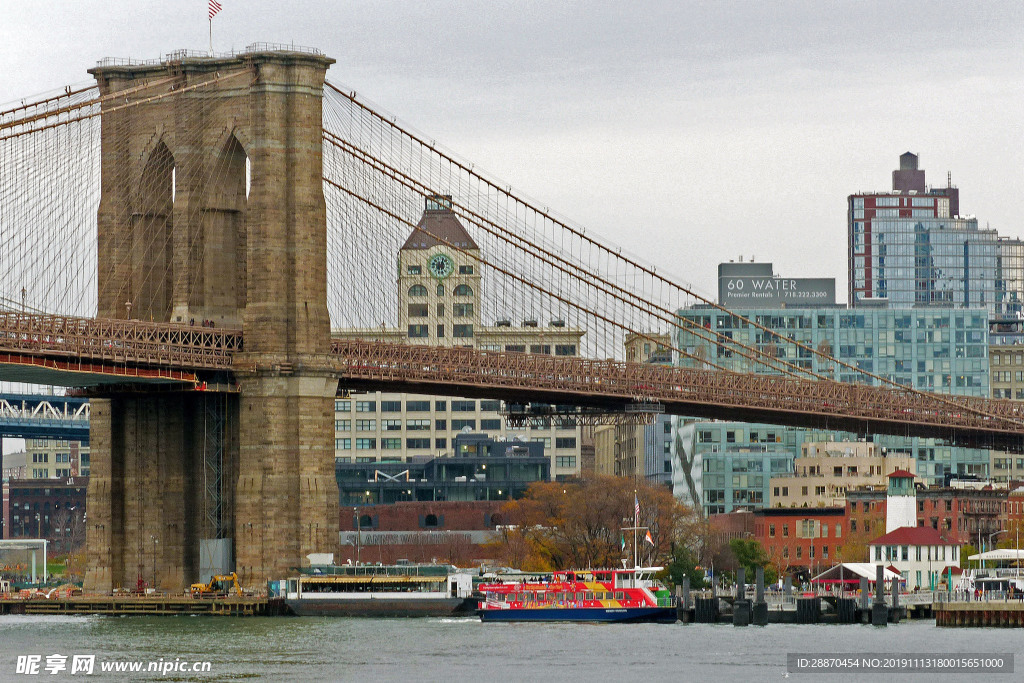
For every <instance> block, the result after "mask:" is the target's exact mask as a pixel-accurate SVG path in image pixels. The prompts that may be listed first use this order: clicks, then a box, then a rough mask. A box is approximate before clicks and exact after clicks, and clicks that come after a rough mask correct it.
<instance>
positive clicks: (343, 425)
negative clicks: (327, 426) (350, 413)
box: [334, 420, 352, 432]
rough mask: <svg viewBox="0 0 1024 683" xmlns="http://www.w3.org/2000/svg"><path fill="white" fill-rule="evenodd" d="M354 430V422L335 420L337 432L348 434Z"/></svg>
mask: <svg viewBox="0 0 1024 683" xmlns="http://www.w3.org/2000/svg"><path fill="white" fill-rule="evenodd" d="M350 429H352V420H335V421H334V431H336V432H347V431H348V430H350Z"/></svg>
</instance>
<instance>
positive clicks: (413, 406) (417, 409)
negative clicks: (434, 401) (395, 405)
mask: <svg viewBox="0 0 1024 683" xmlns="http://www.w3.org/2000/svg"><path fill="white" fill-rule="evenodd" d="M405 411H406V412H407V413H427V412H430V401H406V402H405Z"/></svg>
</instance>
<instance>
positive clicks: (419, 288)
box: [409, 266, 427, 296]
mask: <svg viewBox="0 0 1024 683" xmlns="http://www.w3.org/2000/svg"><path fill="white" fill-rule="evenodd" d="M410 268H416V270H419V269H420V267H419V266H410ZM415 274H416V275H418V274H419V273H415ZM426 295H427V288H426V287H424V286H423V285H413V286H412V287H410V288H409V296H426Z"/></svg>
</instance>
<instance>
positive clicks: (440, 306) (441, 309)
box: [437, 303, 444, 318]
mask: <svg viewBox="0 0 1024 683" xmlns="http://www.w3.org/2000/svg"><path fill="white" fill-rule="evenodd" d="M443 315H444V304H442V303H438V304H437V317H438V318H440V317H441V316H443Z"/></svg>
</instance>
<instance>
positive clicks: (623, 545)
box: [619, 534, 626, 550]
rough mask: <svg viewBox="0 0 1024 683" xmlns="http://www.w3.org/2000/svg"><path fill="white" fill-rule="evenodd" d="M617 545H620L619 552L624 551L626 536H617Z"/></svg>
mask: <svg viewBox="0 0 1024 683" xmlns="http://www.w3.org/2000/svg"><path fill="white" fill-rule="evenodd" d="M619 543H620V544H621V545H620V549H621V550H625V549H626V536H625V535H624V534H619Z"/></svg>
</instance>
